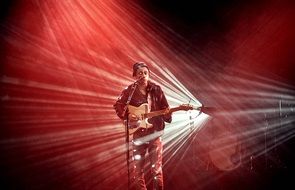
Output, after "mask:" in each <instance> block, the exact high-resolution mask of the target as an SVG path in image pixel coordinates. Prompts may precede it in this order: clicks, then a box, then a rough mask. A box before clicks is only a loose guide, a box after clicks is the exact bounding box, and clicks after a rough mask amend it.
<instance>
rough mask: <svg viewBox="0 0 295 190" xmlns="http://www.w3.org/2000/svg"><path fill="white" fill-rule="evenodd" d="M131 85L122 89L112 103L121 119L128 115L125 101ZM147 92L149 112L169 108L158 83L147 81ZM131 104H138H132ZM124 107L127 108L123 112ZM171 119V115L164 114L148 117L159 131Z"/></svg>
mask: <svg viewBox="0 0 295 190" xmlns="http://www.w3.org/2000/svg"><path fill="white" fill-rule="evenodd" d="M132 86H133V85H129V86H128V87H127V88H126V89H124V90H123V91H122V93H121V95H120V96H119V98H118V100H117V101H116V102H115V104H114V109H115V110H116V114H117V115H118V117H119V118H121V119H122V120H126V119H127V116H128V108H126V103H127V100H128V97H129V95H130V93H131V91H132ZM147 92H148V93H149V95H150V100H151V112H152V111H157V110H162V109H166V108H169V104H168V102H167V99H166V97H165V95H164V93H163V91H162V89H161V87H160V86H159V85H156V84H155V83H153V82H150V81H149V82H148V86H147ZM130 105H132V99H131V101H130ZM133 106H138V105H133ZM125 109H127V110H126V112H125V114H124V110H125ZM171 121H172V117H171V115H164V116H156V117H153V118H152V119H150V121H149V122H150V123H151V124H153V128H154V130H156V131H160V130H163V129H164V127H165V122H168V123H171Z"/></svg>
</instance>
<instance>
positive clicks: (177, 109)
mask: <svg viewBox="0 0 295 190" xmlns="http://www.w3.org/2000/svg"><path fill="white" fill-rule="evenodd" d="M179 110H182V109H181V108H180V107H175V108H171V109H169V113H173V112H176V111H179ZM165 113H166V109H163V110H158V111H153V112H149V113H146V114H144V117H145V118H152V117H156V116H160V115H164V114H165Z"/></svg>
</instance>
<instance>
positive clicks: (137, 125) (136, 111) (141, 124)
mask: <svg viewBox="0 0 295 190" xmlns="http://www.w3.org/2000/svg"><path fill="white" fill-rule="evenodd" d="M128 110H129V114H133V115H136V116H137V117H138V121H134V122H132V121H129V122H128V131H129V134H130V135H131V134H133V133H134V132H135V131H137V130H138V129H148V128H152V127H153V125H152V124H150V123H149V122H148V118H146V117H145V115H146V114H147V113H149V108H148V104H146V103H145V104H141V105H140V106H138V107H136V106H131V105H128Z"/></svg>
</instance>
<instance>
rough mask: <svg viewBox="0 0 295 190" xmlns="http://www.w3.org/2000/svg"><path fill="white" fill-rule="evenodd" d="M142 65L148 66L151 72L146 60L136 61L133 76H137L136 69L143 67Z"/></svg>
mask: <svg viewBox="0 0 295 190" xmlns="http://www.w3.org/2000/svg"><path fill="white" fill-rule="evenodd" d="M141 67H146V68H147V69H148V71H149V72H150V69H149V67H148V66H147V64H145V63H144V62H136V63H134V65H133V74H132V76H135V75H136V71H137V69H139V68H141Z"/></svg>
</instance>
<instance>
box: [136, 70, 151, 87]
mask: <svg viewBox="0 0 295 190" xmlns="http://www.w3.org/2000/svg"><path fill="white" fill-rule="evenodd" d="M149 77H150V73H149V70H148V69H147V68H146V67H140V68H138V69H137V71H136V74H135V79H136V80H139V79H141V78H142V80H140V83H141V84H147V81H148V80H149Z"/></svg>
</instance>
